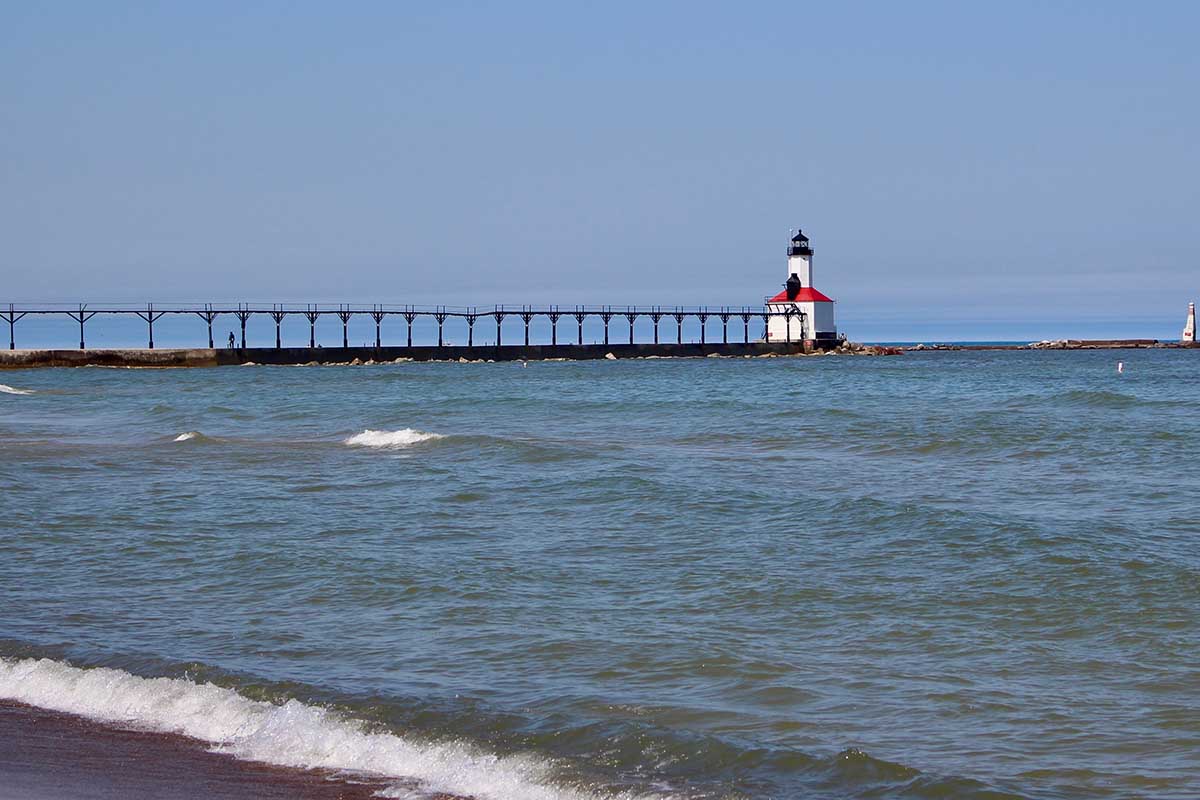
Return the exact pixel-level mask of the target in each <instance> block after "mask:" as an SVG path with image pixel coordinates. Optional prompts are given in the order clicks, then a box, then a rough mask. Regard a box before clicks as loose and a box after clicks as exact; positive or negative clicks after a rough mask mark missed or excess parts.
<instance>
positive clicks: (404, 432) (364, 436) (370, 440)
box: [346, 428, 445, 449]
mask: <svg viewBox="0 0 1200 800" xmlns="http://www.w3.org/2000/svg"><path fill="white" fill-rule="evenodd" d="M442 438H445V437H443V436H442V435H441V434H440V433H425V432H424V431H418V430H416V429H414V428H401V429H400V430H398V431H373V430H370V429H369V428H368V429H367V430H365V431H363V432H362V433H356V434H354V435H353V436H351V437H350V438H349V439H347V440H346V444H348V445H352V446H355V447H382V448H391V449H396V448H400V447H409V446H411V445H414V444H420V443H421V442H428V441H431V440H433V439H442Z"/></svg>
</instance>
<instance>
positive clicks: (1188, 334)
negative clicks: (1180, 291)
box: [1180, 303, 1196, 343]
mask: <svg viewBox="0 0 1200 800" xmlns="http://www.w3.org/2000/svg"><path fill="white" fill-rule="evenodd" d="M1180 340H1181V341H1183V342H1187V343H1192V342H1195V341H1196V304H1195V303H1188V315H1187V322H1186V323H1184V325H1183V336H1182V337H1180Z"/></svg>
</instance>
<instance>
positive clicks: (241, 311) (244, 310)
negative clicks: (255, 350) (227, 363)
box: [233, 303, 254, 350]
mask: <svg viewBox="0 0 1200 800" xmlns="http://www.w3.org/2000/svg"><path fill="white" fill-rule="evenodd" d="M233 313H234V316H236V317H237V318H238V322H240V323H241V324H242V349H243V350H245V349H246V320H248V319H250V315H251V314H253V313H254V312H253V311H251V310H250V307H249V306H243V305H242V304H241V303H238V307H237V311H235V312H233Z"/></svg>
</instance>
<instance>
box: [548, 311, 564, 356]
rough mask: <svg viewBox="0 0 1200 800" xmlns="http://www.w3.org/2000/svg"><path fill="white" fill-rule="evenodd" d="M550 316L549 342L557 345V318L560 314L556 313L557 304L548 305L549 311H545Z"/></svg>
mask: <svg viewBox="0 0 1200 800" xmlns="http://www.w3.org/2000/svg"><path fill="white" fill-rule="evenodd" d="M546 316H548V317H549V318H550V344H552V345H555V346H557V345H558V318H559V317H560V316H562V315H561V314H559V313H558V306H550V311H548V312H547V313H546Z"/></svg>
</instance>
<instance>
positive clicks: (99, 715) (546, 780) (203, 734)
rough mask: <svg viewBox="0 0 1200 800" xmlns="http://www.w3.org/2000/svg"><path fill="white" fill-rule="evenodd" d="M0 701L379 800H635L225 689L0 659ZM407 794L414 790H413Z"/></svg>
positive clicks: (537, 761)
mask: <svg viewBox="0 0 1200 800" xmlns="http://www.w3.org/2000/svg"><path fill="white" fill-rule="evenodd" d="M0 698H5V699H7V700H13V701H17V702H20V703H24V704H26V705H31V706H37V707H39V708H45V709H49V710H52V711H59V712H63V713H67V714H75V715H78V716H83V717H87V718H89V719H93V720H97V721H100V722H105V723H109V724H119V725H123V726H132V727H135V728H138V729H141V730H148V731H153V732H157V733H175V734H182V735H184V736H188V737H191V738H193V739H197V740H199V741H201V742H204V743H207V744H209V745H211V748H210V749H211V750H212V751H213V752H219V753H226V754H229V755H232V756H234V757H235V758H239V759H242V760H244V761H257V762H262V763H266V764H274V765H277V766H281V767H290V768H299V769H322V770H332V771H338V772H350V773H359V774H364V775H372V776H377V777H382V778H385V779H388V780H389V782H391V781H394V782H395V785H394V786H391V787H389V789H387V790H386V791H384V792H383V794H384V796H387V797H428V796H431V795H437V794H442V795H446V794H449V795H452V796H456V797H474V798H479V799H480V800H485V799H486V800H492V799H494V800H509V799H510V798H511V799H512V800H516V799H517V798H520V799H521V800H594V799H595V798H600V797H605V798H609V799H610V800H612V799H614V798H616V799H618V800H619V799H625V800H634V798H635V797H648V796H647V795H634V794H632V793H625V792H623V793H621V794H618V795H613V794H610V793H608V792H604V793H603V794H601V793H599V792H593V791H589V790H587V789H583V788H579V787H578V785H577V784H576V785H575V786H563V785H556V783H555V782H554V780H553V776H552V772H553V769H554V763H553V762H552V761H550V760H548V759H546V758H544V757H540V756H537V755H532V754H528V755H507V756H506V755H498V754H495V753H490V752H486V751H483V750H481V749H479V748H478V747H476V746H473V745H470V744H468V743H466V742H445V743H436V742H417V741H412V740H410V739H408V738H405V737H403V736H398V735H396V734H394V733H391V732H374V731H371V730H369V729H368V728H367V727H366V725H365V724H364V723H363V722H361V721H358V720H354V719H351V718H347V717H344V716H342V715H340V714H338V713H337V712H334V711H332V710H330V709H326V708H320V707H317V706H310V705H306V704H304V703H301V702H299V701H297V700H287V701H286V702H283V703H281V704H275V703H270V702H267V701H264V700H251V699H250V698H248V697H244V696H243V695H241V694H239V693H237V692H236V691H234V690H233V689H226V688H223V687H220V686H216V685H214V684H211V683H195V682H193V681H191V680H186V679H181V678H142V677H139V676H137V675H132V674H130V673H128V672H124V671H122V670H118V669H110V668H107V667H97V668H93V669H80V668H78V667H74V666H71V665H70V664H66V663H63V662H60V661H54V660H51V659H48V658H40V659H39V658H25V659H19V660H14V659H7V658H0ZM414 787H415V788H414Z"/></svg>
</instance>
